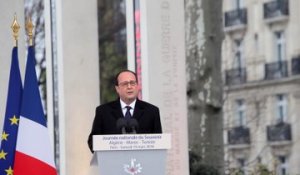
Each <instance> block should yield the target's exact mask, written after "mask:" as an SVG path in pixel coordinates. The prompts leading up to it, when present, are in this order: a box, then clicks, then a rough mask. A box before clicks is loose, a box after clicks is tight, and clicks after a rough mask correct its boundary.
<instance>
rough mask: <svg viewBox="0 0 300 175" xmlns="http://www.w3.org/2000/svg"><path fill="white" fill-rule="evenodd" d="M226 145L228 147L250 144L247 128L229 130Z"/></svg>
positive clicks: (240, 127)
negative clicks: (227, 144)
mask: <svg viewBox="0 0 300 175" xmlns="http://www.w3.org/2000/svg"><path fill="white" fill-rule="evenodd" d="M228 143H229V144H230V145H240V144H250V130H249V128H246V127H243V126H238V127H235V128H232V129H231V130H229V131H228Z"/></svg>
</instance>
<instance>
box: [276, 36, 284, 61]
mask: <svg viewBox="0 0 300 175" xmlns="http://www.w3.org/2000/svg"><path fill="white" fill-rule="evenodd" d="M274 36H275V49H274V50H275V59H276V61H278V62H280V61H283V60H285V36H284V32H283V31H277V32H275V33H274Z"/></svg>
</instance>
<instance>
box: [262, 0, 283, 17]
mask: <svg viewBox="0 0 300 175" xmlns="http://www.w3.org/2000/svg"><path fill="white" fill-rule="evenodd" d="M288 2H289V1H288V0H274V1H271V2H267V3H265V4H264V18H265V19H267V20H268V19H272V18H278V17H283V16H288V15H289V3H288Z"/></svg>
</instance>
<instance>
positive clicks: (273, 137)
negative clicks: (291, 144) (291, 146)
mask: <svg viewBox="0 0 300 175" xmlns="http://www.w3.org/2000/svg"><path fill="white" fill-rule="evenodd" d="M267 139H268V141H269V142H278V141H291V140H292V133H291V125H290V124H288V123H284V122H281V123H278V124H276V125H269V126H267Z"/></svg>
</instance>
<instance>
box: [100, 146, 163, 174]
mask: <svg viewBox="0 0 300 175" xmlns="http://www.w3.org/2000/svg"><path fill="white" fill-rule="evenodd" d="M96 154H97V159H98V166H99V173H100V175H165V168H166V167H165V165H166V155H167V152H166V150H127V151H102V152H97V153H96Z"/></svg>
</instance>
